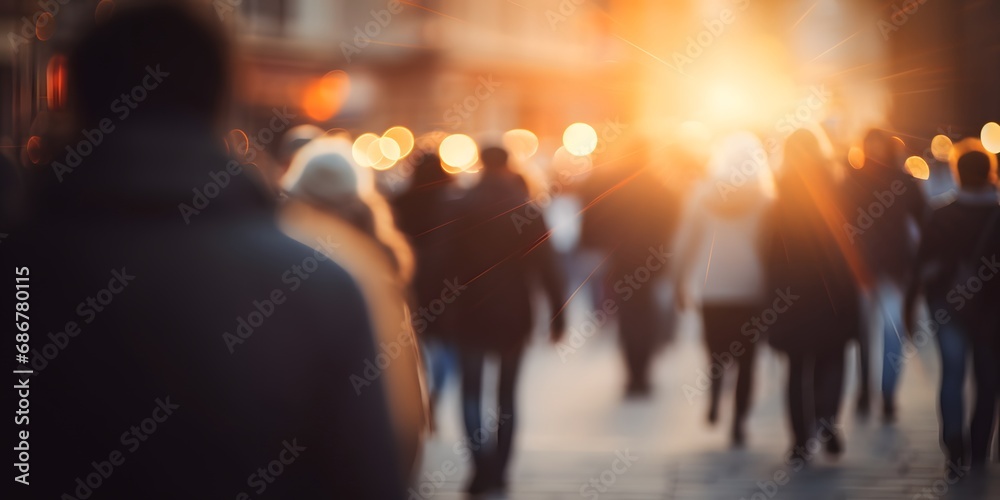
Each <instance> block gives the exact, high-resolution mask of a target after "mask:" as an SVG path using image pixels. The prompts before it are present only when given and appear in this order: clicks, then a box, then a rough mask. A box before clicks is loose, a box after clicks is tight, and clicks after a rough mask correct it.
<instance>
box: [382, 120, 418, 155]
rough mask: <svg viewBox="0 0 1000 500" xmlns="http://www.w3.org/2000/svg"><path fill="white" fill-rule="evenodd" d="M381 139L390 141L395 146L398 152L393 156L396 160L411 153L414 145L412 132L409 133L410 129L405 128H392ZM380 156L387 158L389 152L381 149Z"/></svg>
mask: <svg viewBox="0 0 1000 500" xmlns="http://www.w3.org/2000/svg"><path fill="white" fill-rule="evenodd" d="M382 138H384V139H390V140H392V142H394V143H395V144H396V147H397V148H398V149H399V152H398V153H396V156H395V159H397V160H398V159H400V158H403V157H405V156H406V155H408V154H410V152H411V151H413V145H414V144H415V141H414V139H413V132H410V129H408V128H406V127H392V128H390V129H389V130H386V131H385V133H384V134H382ZM382 154H384V155H386V156H389V152H387V151H386V150H385V149H384V148H383V149H382Z"/></svg>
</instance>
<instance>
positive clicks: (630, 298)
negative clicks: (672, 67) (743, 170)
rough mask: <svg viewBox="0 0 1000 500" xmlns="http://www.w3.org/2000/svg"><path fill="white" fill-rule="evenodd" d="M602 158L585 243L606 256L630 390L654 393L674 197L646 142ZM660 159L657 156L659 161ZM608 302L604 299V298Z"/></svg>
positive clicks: (637, 395) (664, 326)
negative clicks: (659, 297) (660, 291)
mask: <svg viewBox="0 0 1000 500" xmlns="http://www.w3.org/2000/svg"><path fill="white" fill-rule="evenodd" d="M633 144H637V147H636V148H635V149H632V150H631V151H630V154H628V155H620V154H619V153H617V152H616V153H612V154H611V155H609V156H613V155H618V156H617V157H614V158H612V159H609V160H607V161H605V162H602V163H601V167H600V170H598V171H597V172H594V174H595V179H594V180H595V181H596V182H595V184H596V186H594V185H593V184H591V185H590V186H588V188H589V189H588V191H590V192H589V193H588V196H587V198H588V202H587V208H586V210H585V211H584V220H583V233H584V235H583V236H584V239H585V241H586V242H587V245H588V246H590V247H594V248H597V249H598V250H599V251H600V252H601V253H603V254H604V255H605V256H606V262H607V264H606V266H607V267H606V269H601V270H599V271H604V275H603V279H602V280H601V281H602V282H603V284H604V285H605V287H604V288H605V293H609V294H613V295H612V299H613V300H614V301H615V303H616V304H618V307H619V309H620V311H619V313H618V315H617V316H618V340H619V345H620V346H621V352H622V357H623V358H624V361H625V370H626V383H625V395H626V397H630V398H644V397H647V396H648V395H649V394H650V393H651V391H652V384H651V382H650V371H651V369H652V366H651V365H652V359H653V355H654V354H655V352H656V349H657V347H659V345H658V344H659V342H657V340H658V337H665V336H666V335H659V334H660V333H661V332H667V331H668V329H669V328H670V327H672V325H667V324H664V323H665V318H664V314H662V313H663V311H662V309H663V308H662V306H661V304H659V303H658V301H657V286H658V285H659V284H660V278H662V277H664V276H667V275H668V273H669V272H670V269H671V268H672V267H673V263H672V261H673V258H672V257H671V255H670V251H669V250H670V246H671V239H672V238H673V235H674V232H675V230H676V227H677V221H678V218H679V212H680V208H679V203H678V202H677V195H676V194H675V193H674V192H672V191H671V190H670V189H669V188H668V187H667V185H666V184H665V183H664V182H663V180H662V178H660V177H659V176H658V175H657V174H656V171H655V170H654V169H655V163H654V159H653V158H651V157H650V156H649V154H650V152H649V147H648V145H647V144H645V143H642V142H639V141H633ZM656 161H659V160H656ZM601 302H603V301H601Z"/></svg>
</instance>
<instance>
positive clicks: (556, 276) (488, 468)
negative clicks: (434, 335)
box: [455, 147, 565, 493]
mask: <svg viewBox="0 0 1000 500" xmlns="http://www.w3.org/2000/svg"><path fill="white" fill-rule="evenodd" d="M481 159H482V163H483V173H482V178H481V179H480V181H479V183H478V184H477V185H476V186H475V187H473V188H472V189H470V190H469V191H468V193H467V194H466V195H465V197H464V198H463V200H462V208H461V212H460V213H462V214H463V218H462V220H461V222H460V224H461V225H460V226H459V227H458V228H457V229H456V231H457V232H456V241H455V243H456V245H455V252H456V253H455V256H456V257H455V258H456V260H457V261H458V263H457V265H458V266H459V269H460V275H459V276H460V280H459V281H460V282H461V283H462V285H463V286H464V287H465V288H466V289H465V290H463V291H462V295H461V296H459V297H458V298H457V300H456V301H455V306H456V307H457V314H458V335H457V336H456V341H457V342H458V346H459V350H460V364H461V369H462V413H463V418H464V421H465V431H466V433H467V437H468V440H469V443H470V445H469V446H470V448H471V450H472V455H473V459H474V464H473V465H474V467H475V472H474V474H473V477H472V479H471V481H470V482H469V484H468V487H467V490H468V491H469V492H470V493H481V492H485V491H491V490H503V489H504V488H505V484H506V479H505V476H506V470H507V464H508V462H509V460H510V454H511V447H512V445H513V437H514V429H515V427H516V424H517V411H516V408H515V406H514V402H515V400H516V398H515V389H516V388H517V376H518V372H519V369H520V364H521V354H522V352H523V351H524V347H525V345H526V344H527V342H528V339H529V336H530V333H531V330H532V326H533V321H532V317H533V315H532V304H531V297H532V287H531V284H532V282H534V281H537V282H539V284H540V285H541V286H542V289H543V290H544V292H545V296H546V298H547V299H548V303H549V307H550V308H551V310H552V311H553V318H552V321H551V333H552V340H553V341H558V340H559V339H560V338H561V336H562V334H563V330H564V327H565V319H564V316H563V314H561V309H562V306H563V303H564V302H563V301H564V300H565V296H564V291H563V283H562V276H561V275H560V273H559V266H558V263H557V262H556V261H555V254H554V251H553V249H552V246H551V244H550V242H549V241H548V234H549V233H548V229H547V228H546V224H545V221H544V220H543V219H542V218H539V219H536V220H533V221H531V223H530V224H528V225H525V226H517V225H515V224H514V223H513V221H512V219H511V215H510V214H511V213H513V211H514V210H515V209H517V208H519V207H522V206H524V205H525V204H526V203H529V201H530V200H529V196H528V189H527V184H526V183H525V181H524V178H523V177H521V176H520V175H519V174H517V173H515V172H513V171H512V170H510V168H509V166H508V163H507V152H506V151H505V150H503V149H501V148H497V147H490V148H486V149H484V150H483V152H482V154H481ZM489 355H493V356H496V357H497V358H499V362H500V376H499V382H498V389H497V391H498V399H499V402H498V405H497V411H496V418H495V419H494V420H496V421H490V419H489V418H487V417H484V416H483V415H482V413H481V410H480V408H481V405H482V385H483V384H482V375H483V363H484V360H485V358H486V357H487V356H489ZM493 432H495V433H496V445H495V446H489V443H486V442H484V440H483V436H484V434H485V435H490V434H492V433H493Z"/></svg>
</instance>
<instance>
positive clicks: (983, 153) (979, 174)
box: [949, 138, 997, 189]
mask: <svg viewBox="0 0 1000 500" xmlns="http://www.w3.org/2000/svg"><path fill="white" fill-rule="evenodd" d="M949 164H950V166H951V169H952V174H953V175H954V176H955V180H956V181H957V182H958V185H959V187H961V188H962V189H981V188H985V187H987V186H991V185H993V184H995V183H996V176H997V157H996V155H994V154H992V153H990V152H989V151H987V150H986V148H984V147H983V144H982V142H980V141H979V139H975V138H968V139H963V140H961V141H959V142H958V143H957V144H955V145H954V147H953V148H952V152H951V155H950V158H949Z"/></svg>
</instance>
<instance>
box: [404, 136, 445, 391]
mask: <svg viewBox="0 0 1000 500" xmlns="http://www.w3.org/2000/svg"><path fill="white" fill-rule="evenodd" d="M451 180H452V178H451V176H450V175H448V174H447V173H446V172H445V171H444V169H442V168H441V159H440V158H438V156H437V155H436V154H434V153H429V152H428V153H424V154H422V155H421V156H420V157H419V158H418V159H417V160H416V162H415V165H414V171H413V180H412V183H411V185H410V187H409V188H408V189H407V190H406V191H405V192H403V193H402V194H400V195H399V196H398V197H397V198H396V199H395V200H393V202H392V207H393V212H394V214H395V217H396V225H397V226H398V227H399V230H400V231H402V232H403V234H405V235H406V236H407V237H408V238H409V240H410V244H411V245H412V247H413V253H414V259H415V262H416V270H415V273H414V278H413V293H412V295H413V297H412V305H411V310H412V311H413V312H412V314H413V327H414V330H415V331H416V333H417V335H418V337H419V339H420V341H421V344H422V346H423V348H424V353H425V355H426V358H427V359H426V362H427V365H428V369H427V372H428V374H429V376H430V402H431V408H432V409H433V408H434V407H435V405H436V403H437V401H438V398H439V397H440V395H441V388H442V387H443V386H444V384H445V382H447V380H448V378H449V376H450V375H451V374H452V373H454V372H456V371H457V368H458V354H457V351H456V350H455V347H454V335H455V332H454V330H455V324H454V323H455V322H454V318H455V314H454V310H453V309H452V308H451V307H449V303H451V302H453V301H454V299H453V298H452V297H453V296H455V294H458V295H461V293H462V290H461V288H460V287H459V284H458V283H457V282H456V279H457V278H458V276H457V270H456V269H455V264H454V263H455V260H454V258H455V256H454V253H453V246H454V242H455V227H456V222H457V221H458V219H459V218H460V214H459V212H458V209H457V208H458V207H457V206H456V205H457V200H458V196H459V193H458V192H457V190H456V189H455V187H454V186H453V183H452V182H451Z"/></svg>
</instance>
